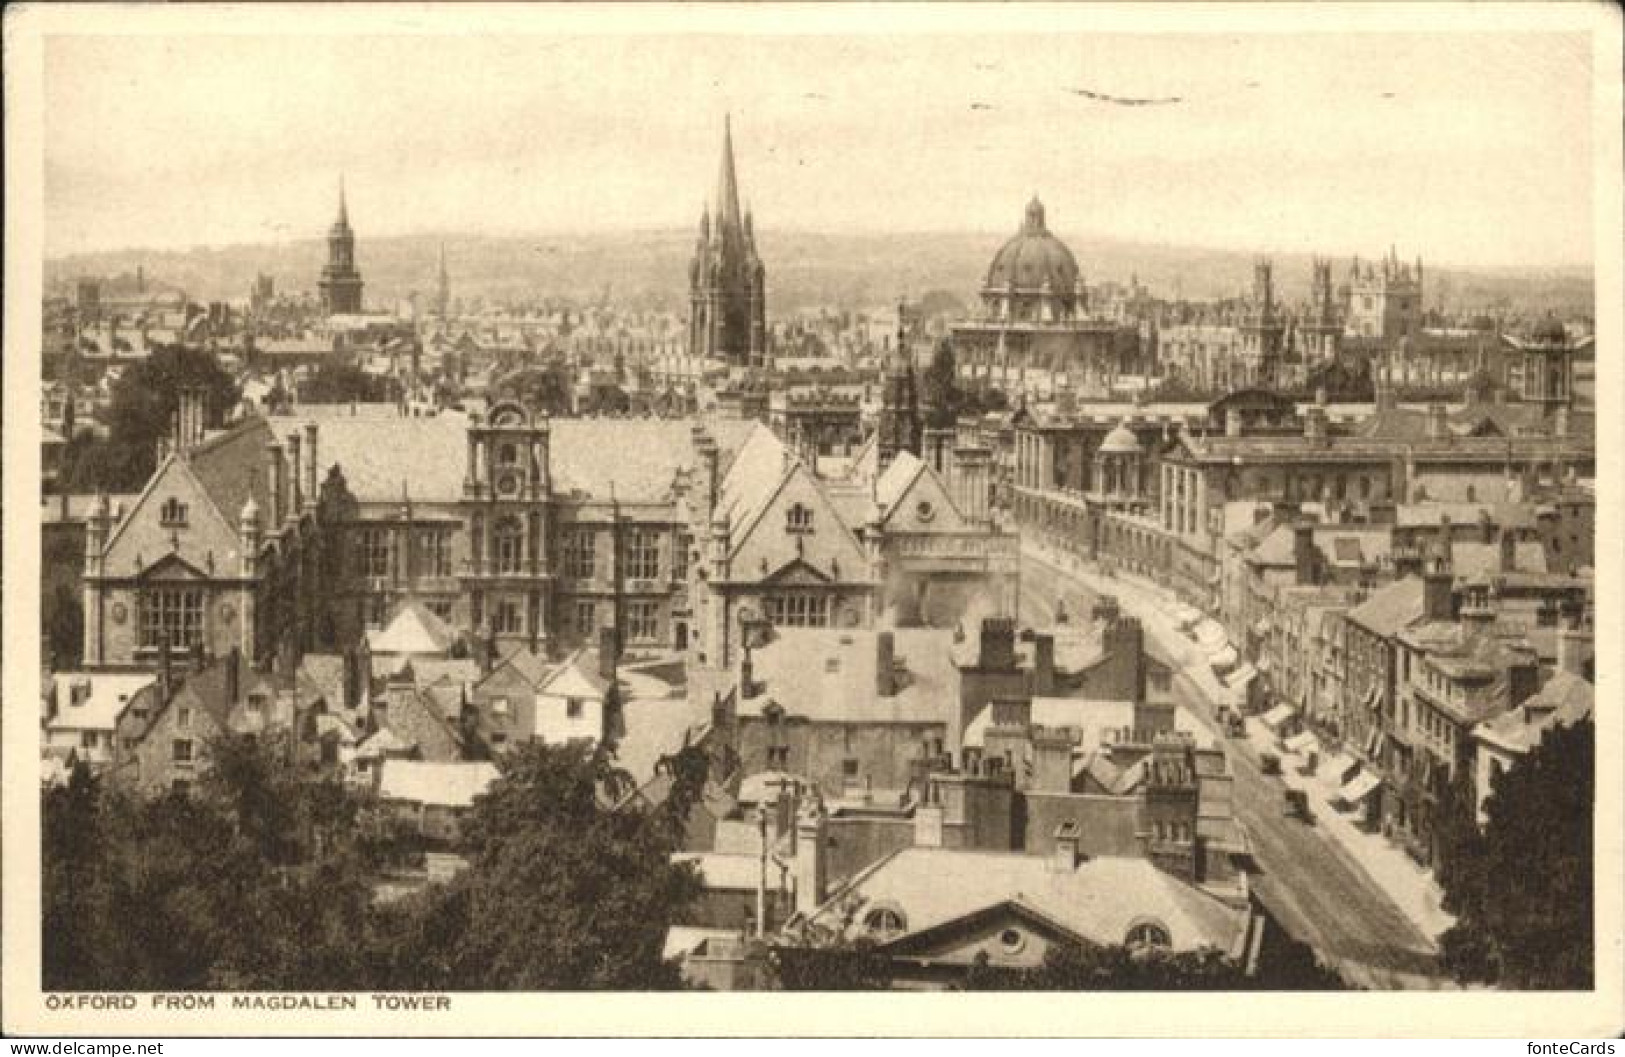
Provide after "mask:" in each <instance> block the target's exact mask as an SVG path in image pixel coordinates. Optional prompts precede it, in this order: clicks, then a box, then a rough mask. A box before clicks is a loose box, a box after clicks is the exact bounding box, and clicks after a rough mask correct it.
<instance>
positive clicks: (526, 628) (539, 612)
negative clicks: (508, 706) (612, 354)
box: [463, 403, 553, 652]
mask: <svg viewBox="0 0 1625 1057" xmlns="http://www.w3.org/2000/svg"><path fill="white" fill-rule="evenodd" d="M550 441H551V435H550V430H549V427H548V423H547V419H546V418H544V417H543V416H542V415H541V414H540V413H536V414H532V413H531V412H529V411H527V410H525V408H523V407H521V406H520V405H518V404H515V403H499V404H497V405H496V406H494V407H492V408H491V414H490V418H489V419H487V420H485V421H484V422H481V421H480V420H479V419H478V418H477V417H476V418H475V419H473V420H472V421H471V422H470V423H469V428H468V466H467V471H466V472H465V474H464V477H463V507H464V510H465V514H466V520H467V523H468V525H469V535H470V544H471V551H472V553H471V556H470V560H469V567H468V569H467V570H466V571H465V572H464V575H463V579H464V588H465V590H466V591H467V592H468V594H469V598H470V601H471V608H472V621H471V622H472V625H473V627H472V630H473V631H474V632H475V633H476V634H478V635H480V636H482V637H489V638H491V639H494V640H496V641H497V642H499V643H505V644H507V645H508V646H509V647H510V648H512V647H516V646H519V645H524V646H527V647H529V648H530V649H531V650H533V651H536V652H541V651H543V650H545V649H546V648H547V643H548V638H549V627H550V619H549V614H548V611H547V610H548V605H547V598H548V587H549V584H550V581H551V579H552V568H551V565H550V563H549V562H548V560H547V540H548V538H549V536H550V534H551V530H550V528H549V525H548V519H549V510H550V508H551V505H552V498H553V489H552V481H551V475H550V472H549V459H550V455H549V446H550Z"/></svg>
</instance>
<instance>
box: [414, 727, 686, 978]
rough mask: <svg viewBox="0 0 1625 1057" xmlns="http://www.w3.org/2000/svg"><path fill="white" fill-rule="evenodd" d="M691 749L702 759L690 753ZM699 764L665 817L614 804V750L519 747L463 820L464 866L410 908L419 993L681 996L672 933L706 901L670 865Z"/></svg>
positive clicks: (682, 773)
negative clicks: (680, 918) (669, 955)
mask: <svg viewBox="0 0 1625 1057" xmlns="http://www.w3.org/2000/svg"><path fill="white" fill-rule="evenodd" d="M690 751H697V750H690ZM699 773H701V772H699V769H698V768H697V767H692V766H687V765H686V764H685V765H683V766H681V767H679V768H677V769H676V770H675V771H674V775H675V776H676V777H677V779H678V780H677V781H676V782H675V784H674V788H673V790H672V793H671V795H669V796H668V797H667V798H666V800H665V801H664V802H663V803H662V804H661V805H660V806H659V807H657V808H654V809H648V810H646V809H641V808H632V807H623V808H619V809H616V808H613V807H611V806H608V804H607V803H606V801H608V800H609V798H608V797H604V796H601V791H602V790H603V789H604V788H605V787H606V785H608V784H609V783H611V782H612V781H613V779H614V777H615V771H614V769H613V766H612V762H611V757H610V752H609V749H608V748H607V747H603V746H600V747H596V748H589V747H585V746H582V745H580V744H568V745H542V744H530V745H525V746H523V747H521V748H519V749H517V750H515V751H514V752H512V753H510V754H509V755H508V756H507V757H506V758H505V760H504V773H503V775H502V777H501V778H499V779H498V780H497V781H496V782H495V783H494V784H493V785H492V787H491V788H490V789H489V790H488V791H487V792H486V793H485V795H483V796H481V797H479V798H478V799H476V801H475V803H474V806H473V808H472V809H471V810H470V812H469V814H468V815H467V816H466V817H465V820H464V826H463V834H464V845H465V851H466V853H467V854H468V856H469V859H470V866H469V868H468V869H467V870H465V871H464V872H462V873H461V874H459V875H458V876H457V877H456V878H455V880H453V881H452V882H451V884H450V885H448V886H447V887H446V888H445V889H444V890H441V891H435V890H430V891H429V892H426V893H424V894H423V896H422V897H421V898H420V899H418V900H417V901H416V902H415V904H414V905H413V906H410V907H407V908H404V909H403V911H402V914H403V916H404V917H405V919H406V920H405V921H404V922H401V923H399V925H398V931H397V935H399V936H401V937H402V938H403V939H402V947H401V949H400V951H399V955H400V956H399V957H397V958H396V959H395V961H396V963H397V964H400V965H403V967H404V972H405V975H406V979H405V980H404V981H399V982H401V983H406V984H408V985H410V986H413V987H427V988H463V989H475V990H527V991H528V990H543V989H566V990H597V989H632V990H647V989H654V988H675V987H677V986H679V979H678V975H677V971H676V968H675V967H674V966H672V965H671V964H669V963H667V962H665V961H664V960H663V958H662V949H663V946H664V942H665V935H666V931H667V929H668V928H669V927H670V926H671V924H672V922H673V921H674V920H675V918H676V916H677V914H678V913H679V912H680V911H681V910H682V909H683V908H684V907H685V906H686V905H687V904H688V903H689V902H691V901H692V900H693V899H694V898H695V897H696V896H697V895H698V892H699V879H698V877H697V876H696V875H695V874H694V872H693V870H692V869H690V868H689V867H687V866H678V865H674V864H673V863H672V862H671V853H672V852H673V851H676V850H677V849H678V842H679V838H680V836H681V832H682V822H683V820H685V819H686V818H687V813H688V810H689V809H690V808H691V807H692V806H693V804H694V802H695V799H696V798H697V796H698V793H699V789H698V787H697V785H696V783H695V781H694V778H695V776H696V775H697V774H699Z"/></svg>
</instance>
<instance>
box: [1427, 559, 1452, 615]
mask: <svg viewBox="0 0 1625 1057" xmlns="http://www.w3.org/2000/svg"><path fill="white" fill-rule="evenodd" d="M1454 585H1455V575H1454V574H1453V573H1452V571H1451V568H1450V559H1448V558H1434V559H1433V561H1432V563H1431V564H1430V565H1429V566H1428V569H1427V572H1425V573H1423V574H1422V615H1423V617H1425V618H1426V619H1428V620H1449V619H1450V618H1451V616H1452V615H1453V614H1452V613H1451V589H1452V587H1453V586H1454Z"/></svg>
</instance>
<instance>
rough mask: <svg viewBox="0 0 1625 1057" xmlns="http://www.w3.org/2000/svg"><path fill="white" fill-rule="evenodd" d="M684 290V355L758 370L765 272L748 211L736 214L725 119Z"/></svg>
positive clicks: (762, 343)
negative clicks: (712, 187) (712, 193)
mask: <svg viewBox="0 0 1625 1057" xmlns="http://www.w3.org/2000/svg"><path fill="white" fill-rule="evenodd" d="M712 209H715V211H716V213H715V219H714V220H713V217H712V212H711V210H712ZM688 289H689V317H688V318H689V326H688V350H689V354H690V355H693V356H712V357H716V358H717V359H720V360H724V361H726V362H727V363H728V364H730V365H738V366H744V367H759V366H761V365H762V364H763V361H764V358H765V356H766V348H767V270H766V269H765V268H764V267H763V266H762V259H761V258H760V257H759V256H758V255H757V253H756V232H755V225H754V224H753V222H752V219H751V214H750V210H749V209H746V210H745V211H744V212H743V213H741V212H740V209H739V183H738V179H737V178H736V176H735V174H734V154H733V129H732V124H731V122H730V121H729V120H728V119H726V118H724V120H723V126H722V162H721V166H720V168H719V170H718V172H717V190H716V198H715V201H714V202H712V203H711V205H710V206H709V207H707V208H705V209H703V210H702V211H701V214H700V236H699V239H698V240H697V241H696V243H695V246H694V258H693V260H692V261H691V262H690V263H689V269H688Z"/></svg>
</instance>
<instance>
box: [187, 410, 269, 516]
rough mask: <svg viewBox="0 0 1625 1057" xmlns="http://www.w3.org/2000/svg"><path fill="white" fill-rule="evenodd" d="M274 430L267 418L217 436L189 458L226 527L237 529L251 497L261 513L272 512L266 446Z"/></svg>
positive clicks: (253, 419)
mask: <svg viewBox="0 0 1625 1057" xmlns="http://www.w3.org/2000/svg"><path fill="white" fill-rule="evenodd" d="M270 442H271V427H270V426H269V425H268V424H267V423H266V420H265V419H263V418H257V417H256V418H251V419H249V420H248V421H247V422H244V423H243V424H242V425H239V426H236V427H234V428H232V429H229V430H226V431H225V432H224V433H217V434H215V435H214V436H211V437H209V438H208V439H206V440H205V441H203V443H201V444H199V445H198V446H197V447H195V448H193V449H192V450H191V452H190V453H189V454H188V456H187V461H188V462H189V463H190V464H191V466H192V472H193V473H195V474H196V475H197V479H198V481H199V482H201V483H202V485H203V488H204V491H206V492H207V493H208V494H209V498H210V499H212V500H213V501H214V505H215V509H217V510H219V511H220V514H221V516H222V517H224V518H225V519H226V524H228V525H230V526H231V527H232V528H233V529H236V527H237V517H238V514H240V513H241V512H242V509H243V504H244V503H246V502H247V501H248V500H249V498H250V497H252V498H253V500H254V505H255V506H257V507H259V508H260V509H261V510H269V509H271V488H270V473H269V471H268V465H267V462H266V459H267V457H268V456H267V452H266V446H267V445H268V444H269V443H270Z"/></svg>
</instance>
